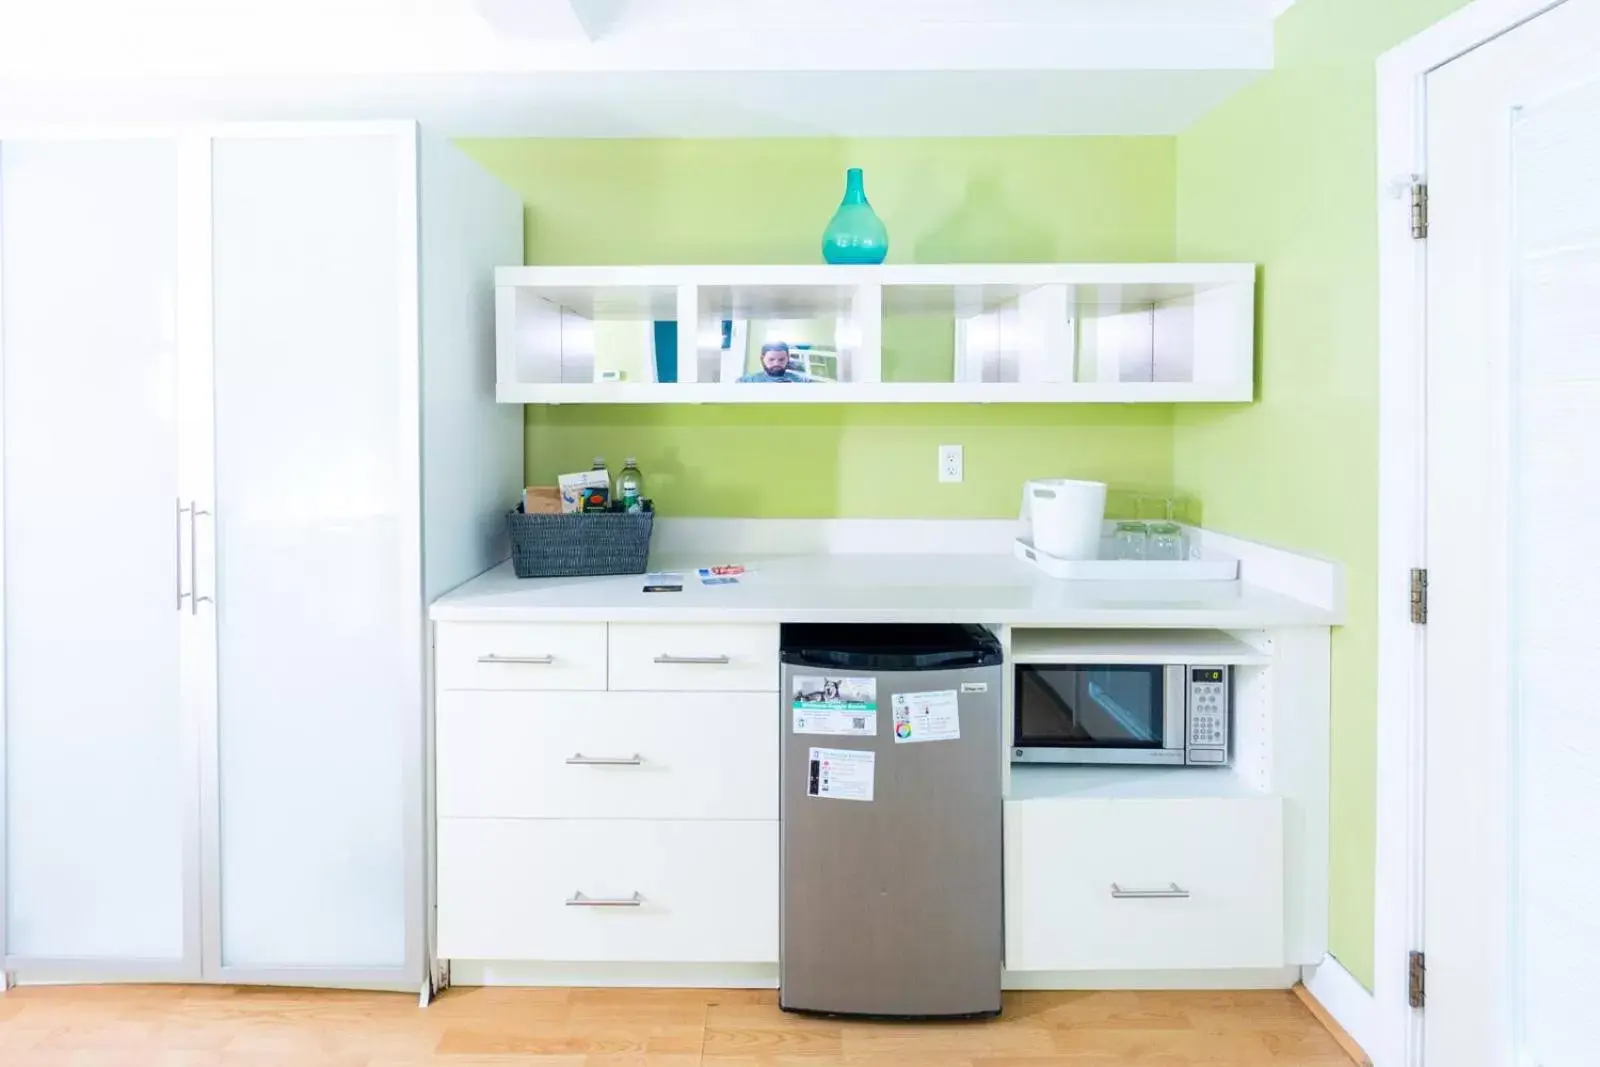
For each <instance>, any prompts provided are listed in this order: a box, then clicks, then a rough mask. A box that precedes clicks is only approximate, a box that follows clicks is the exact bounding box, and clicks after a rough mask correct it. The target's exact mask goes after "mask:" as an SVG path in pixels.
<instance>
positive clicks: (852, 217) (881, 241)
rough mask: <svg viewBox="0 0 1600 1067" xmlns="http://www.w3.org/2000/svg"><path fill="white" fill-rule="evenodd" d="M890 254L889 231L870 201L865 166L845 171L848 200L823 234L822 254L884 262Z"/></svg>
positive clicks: (844, 260)
mask: <svg viewBox="0 0 1600 1067" xmlns="http://www.w3.org/2000/svg"><path fill="white" fill-rule="evenodd" d="M888 254H889V231H888V230H887V229H885V228H884V225H883V220H882V219H880V218H878V214H877V212H875V211H873V210H872V205H871V204H869V203H867V190H866V185H865V183H864V182H863V180H862V178H861V168H860V167H851V168H850V170H849V171H848V172H846V174H845V183H844V200H843V201H841V202H840V204H839V210H838V211H836V212H834V213H833V220H832V221H831V222H829V223H828V228H827V229H826V230H824V231H823V234H822V258H823V259H825V260H827V261H828V262H829V263H882V262H883V259H884V257H885V256H887V255H888Z"/></svg>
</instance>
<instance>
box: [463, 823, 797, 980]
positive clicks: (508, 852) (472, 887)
mask: <svg viewBox="0 0 1600 1067" xmlns="http://www.w3.org/2000/svg"><path fill="white" fill-rule="evenodd" d="M580 894H581V896H580ZM438 937H439V955H440V956H441V957H444V958H447V959H448V958H456V959H480V960H492V959H515V960H545V961H561V962H594V961H611V962H619V961H622V962H663V961H670V962H696V963H772V962H775V961H776V960H777V958H778V824H777V823H776V822H742V823H739V822H722V823H718V822H645V821H578V820H514V819H441V820H440V821H439V935H438Z"/></svg>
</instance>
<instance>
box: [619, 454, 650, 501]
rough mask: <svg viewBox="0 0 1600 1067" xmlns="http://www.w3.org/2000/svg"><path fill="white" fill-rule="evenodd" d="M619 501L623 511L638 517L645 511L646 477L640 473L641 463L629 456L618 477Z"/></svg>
mask: <svg viewBox="0 0 1600 1067" xmlns="http://www.w3.org/2000/svg"><path fill="white" fill-rule="evenodd" d="M617 500H618V502H619V503H620V504H621V505H622V510H623V511H626V512H628V513H630V514H634V515H637V514H638V513H640V512H642V511H643V510H644V475H642V474H640V473H639V461H638V460H636V459H634V458H633V457H632V456H629V457H628V458H627V460H625V461H624V462H623V464H622V472H621V473H620V474H618V475H617Z"/></svg>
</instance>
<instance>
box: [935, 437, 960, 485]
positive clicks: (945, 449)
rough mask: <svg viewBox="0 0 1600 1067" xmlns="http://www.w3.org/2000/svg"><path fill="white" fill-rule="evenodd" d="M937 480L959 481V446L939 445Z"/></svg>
mask: <svg viewBox="0 0 1600 1067" xmlns="http://www.w3.org/2000/svg"><path fill="white" fill-rule="evenodd" d="M939 480H940V481H941V482H959V481H960V480H961V446H960V445H940V446H939Z"/></svg>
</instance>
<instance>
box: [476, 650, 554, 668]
mask: <svg viewBox="0 0 1600 1067" xmlns="http://www.w3.org/2000/svg"><path fill="white" fill-rule="evenodd" d="M555 661H556V658H555V657H554V656H548V655H547V656H502V655H500V654H499V653H498V652H490V653H489V654H488V655H485V656H479V657H478V662H479V663H537V664H542V665H544V666H549V665H550V664H552V663H554V662H555Z"/></svg>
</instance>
